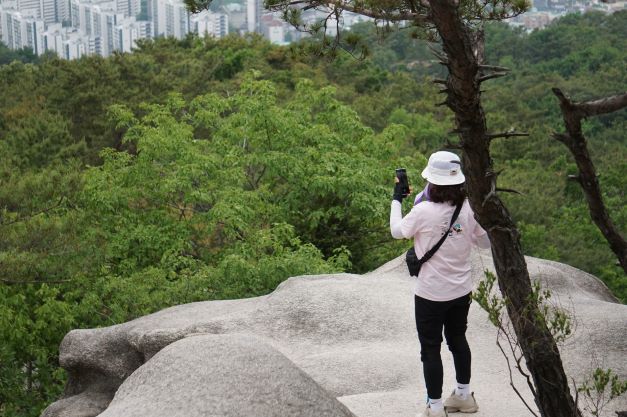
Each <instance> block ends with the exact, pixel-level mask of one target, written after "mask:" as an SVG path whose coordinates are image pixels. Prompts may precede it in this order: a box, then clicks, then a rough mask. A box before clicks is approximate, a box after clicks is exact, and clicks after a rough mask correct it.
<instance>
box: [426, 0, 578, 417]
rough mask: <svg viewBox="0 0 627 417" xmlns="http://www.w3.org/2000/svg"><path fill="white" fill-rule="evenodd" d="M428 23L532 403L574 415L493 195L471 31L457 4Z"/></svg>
mask: <svg viewBox="0 0 627 417" xmlns="http://www.w3.org/2000/svg"><path fill="white" fill-rule="evenodd" d="M429 3H430V5H431V12H432V15H431V16H430V18H431V20H432V21H433V22H434V23H435V25H436V28H437V30H438V32H439V34H440V36H441V38H442V42H443V48H444V52H445V53H446V55H447V58H446V59H447V62H446V64H447V67H448V69H449V75H448V77H447V79H446V84H445V86H446V90H445V91H444V92H446V94H447V98H446V102H445V104H446V105H447V106H448V107H449V108H450V109H451V110H453V112H454V113H455V123H456V130H457V132H458V134H459V137H460V139H461V141H460V148H461V149H462V152H463V154H462V161H463V170H464V174H465V176H466V184H467V189H468V194H469V200H470V205H471V207H472V208H473V210H474V212H475V216H476V218H477V220H478V222H479V223H480V224H481V226H483V228H484V229H485V230H486V231H487V232H488V234H489V236H490V240H491V242H492V255H493V258H494V265H495V268H496V272H497V276H498V282H499V288H500V290H501V292H502V294H503V297H504V298H505V299H506V300H508V301H509V302H508V303H507V311H508V314H509V317H510V319H511V322H512V324H513V327H514V331H515V332H516V336H517V339H518V342H519V344H520V346H521V349H522V352H523V355H524V357H525V361H526V364H527V368H528V369H529V372H530V374H531V376H532V378H533V382H534V385H535V388H536V404H537V406H538V408H539V410H540V414H541V415H542V416H544V417H578V416H581V412H580V411H579V410H578V409H577V405H576V404H575V401H574V400H573V397H572V395H571V394H570V389H569V386H568V380H567V378H566V374H565V372H564V368H563V366H562V360H561V357H560V353H559V350H558V348H557V345H556V343H555V340H554V339H553V337H552V335H551V333H550V331H549V330H548V328H547V326H546V324H545V323H544V322H543V321H542V320H538V317H539V314H540V312H539V309H538V305H537V303H536V302H535V301H533V296H532V288H531V281H530V279H529V272H528V271H527V264H526V263H525V259H524V256H523V253H522V249H521V246H520V236H519V233H518V230H517V228H516V226H515V224H514V222H513V221H512V219H511V216H510V215H509V213H508V211H507V209H506V207H505V206H504V204H503V202H502V201H501V200H500V198H499V197H498V195H497V194H496V190H495V188H496V177H497V174H496V173H495V172H494V171H493V166H492V158H491V156H490V140H491V139H492V137H491V136H490V135H489V134H488V131H487V125H486V120H485V115H484V112H483V108H482V106H481V91H480V87H481V82H482V79H481V77H482V76H483V75H485V71H484V70H485V68H482V67H481V66H480V62H479V60H478V59H477V56H475V53H476V51H480V50H481V48H477V45H475V44H476V39H478V37H477V36H475V32H474V31H473V29H471V28H469V27H467V26H466V25H465V24H464V22H463V21H462V19H461V18H460V16H459V14H458V11H457V6H456V3H457V2H456V1H454V0H429Z"/></svg>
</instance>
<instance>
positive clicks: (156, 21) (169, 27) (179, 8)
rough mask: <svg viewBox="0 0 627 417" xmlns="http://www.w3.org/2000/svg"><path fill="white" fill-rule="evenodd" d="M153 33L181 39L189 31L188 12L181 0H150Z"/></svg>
mask: <svg viewBox="0 0 627 417" xmlns="http://www.w3.org/2000/svg"><path fill="white" fill-rule="evenodd" d="M150 9H151V18H152V23H153V34H154V36H155V37H157V36H173V37H175V38H177V39H183V38H184V37H185V36H186V35H187V34H188V33H189V23H190V22H189V19H190V16H189V12H188V11H187V8H186V6H185V3H183V2H182V1H181V0H152V7H151V8H150Z"/></svg>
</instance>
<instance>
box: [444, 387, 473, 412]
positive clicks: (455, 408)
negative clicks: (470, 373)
mask: <svg viewBox="0 0 627 417" xmlns="http://www.w3.org/2000/svg"><path fill="white" fill-rule="evenodd" d="M444 408H446V411H448V412H449V413H457V412H460V413H476V412H477V411H478V410H479V406H478V405H477V400H475V393H474V392H471V393H470V395H469V396H468V397H466V399H465V400H464V399H462V397H460V396H459V395H457V394H455V390H453V392H452V393H451V396H450V397H448V398H447V399H446V400H445V401H444Z"/></svg>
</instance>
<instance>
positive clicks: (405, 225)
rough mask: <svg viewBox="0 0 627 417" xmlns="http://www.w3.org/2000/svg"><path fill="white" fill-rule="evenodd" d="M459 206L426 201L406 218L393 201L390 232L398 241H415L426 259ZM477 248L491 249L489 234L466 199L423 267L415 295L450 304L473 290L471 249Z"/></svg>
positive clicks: (397, 204) (417, 249)
mask: <svg viewBox="0 0 627 417" xmlns="http://www.w3.org/2000/svg"><path fill="white" fill-rule="evenodd" d="M453 211H455V207H454V206H451V205H450V204H448V203H433V202H431V201H425V202H422V203H420V204H417V205H415V206H414V207H413V208H412V210H411V211H410V212H409V213H408V214H407V216H405V217H403V215H402V211H401V204H400V203H399V202H398V201H392V207H391V211H390V231H391V233H392V236H393V237H394V238H396V239H403V238H404V239H410V238H412V237H413V238H414V248H415V249H416V255H418V257H422V256H423V255H424V254H425V252H427V251H428V250H429V249H431V248H432V247H433V246H434V245H435V244H436V243H437V241H438V240H439V239H440V237H442V233H445V232H446V231H447V229H448V227H449V224H450V222H451V217H452V215H453ZM473 245H477V246H479V247H480V248H484V249H487V248H489V247H490V240H489V239H488V235H487V233H486V232H485V230H483V229H482V228H481V226H480V225H479V224H478V223H477V221H476V220H475V217H474V213H473V211H472V209H471V208H470V205H469V204H468V200H466V201H465V202H464V204H463V206H462V209H461V211H460V213H459V216H458V218H457V220H455V222H453V227H451V229H450V235H449V236H448V237H447V238H446V240H445V241H444V243H443V244H442V246H441V247H440V249H438V251H437V252H436V253H435V254H434V255H433V257H432V258H431V259H430V260H429V261H428V262H426V263H425V264H424V265H422V268H421V269H420V274H419V275H418V277H417V279H416V289H415V293H416V295H418V296H419V297H422V298H426V299H427V300H432V301H449V300H453V299H455V298H458V297H461V296H463V295H466V294H468V293H469V292H470V291H471V290H472V277H471V275H470V269H471V268H470V249H471V247H472V246H473Z"/></svg>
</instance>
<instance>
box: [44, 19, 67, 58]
mask: <svg viewBox="0 0 627 417" xmlns="http://www.w3.org/2000/svg"><path fill="white" fill-rule="evenodd" d="M41 39H42V40H41V44H42V45H43V50H44V52H46V51H52V52H55V53H56V54H57V56H58V57H59V58H64V55H63V28H62V27H61V24H60V23H56V24H52V25H48V28H47V29H46V31H45V32H44V33H42V34H41Z"/></svg>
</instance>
